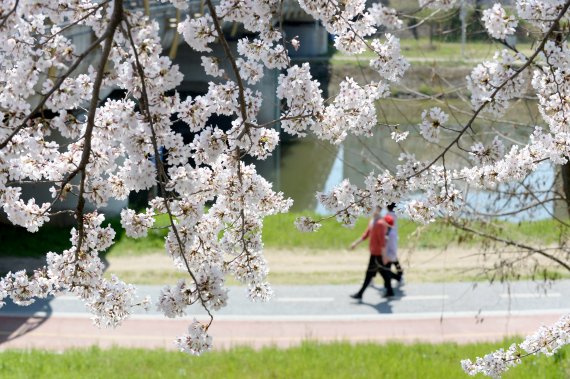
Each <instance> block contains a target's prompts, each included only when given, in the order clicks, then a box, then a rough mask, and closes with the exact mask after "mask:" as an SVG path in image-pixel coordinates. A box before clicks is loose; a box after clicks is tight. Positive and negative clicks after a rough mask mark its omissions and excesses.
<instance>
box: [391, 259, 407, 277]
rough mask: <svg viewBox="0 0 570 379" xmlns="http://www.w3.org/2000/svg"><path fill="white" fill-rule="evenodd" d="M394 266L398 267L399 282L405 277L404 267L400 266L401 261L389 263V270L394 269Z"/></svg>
mask: <svg viewBox="0 0 570 379" xmlns="http://www.w3.org/2000/svg"><path fill="white" fill-rule="evenodd" d="M392 265H394V266H395V267H396V280H399V279H398V278H401V277H402V275H404V270H403V269H402V266H401V265H400V261H393V262H388V268H389V269H392Z"/></svg>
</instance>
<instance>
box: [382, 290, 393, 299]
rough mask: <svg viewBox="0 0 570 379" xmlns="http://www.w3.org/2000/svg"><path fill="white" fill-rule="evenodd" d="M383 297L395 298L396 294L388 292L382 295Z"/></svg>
mask: <svg viewBox="0 0 570 379" xmlns="http://www.w3.org/2000/svg"><path fill="white" fill-rule="evenodd" d="M382 297H383V298H385V299H388V298H391V297H394V292H386V293H385V294H384V295H382Z"/></svg>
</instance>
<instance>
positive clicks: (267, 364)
mask: <svg viewBox="0 0 570 379" xmlns="http://www.w3.org/2000/svg"><path fill="white" fill-rule="evenodd" d="M508 345H509V342H507V341H504V342H502V343H498V344H497V343H479V344H472V345H456V344H438V345H429V344H413V345H403V344H398V343H389V344H386V345H377V344H359V345H350V344H348V343H334V344H318V343H313V342H307V343H304V344H303V345H301V346H299V347H295V348H290V349H286V350H279V349H277V348H265V349H262V350H260V351H255V350H252V349H250V348H243V347H240V348H234V349H232V350H230V351H227V352H211V353H208V354H205V355H203V356H201V357H193V356H188V355H186V354H183V353H178V352H167V351H164V350H139V349H120V348H114V349H111V350H100V349H98V348H91V349H89V350H69V351H66V352H65V353H52V352H45V351H28V352H23V351H4V352H1V353H0V377H2V378H10V379H17V378H58V379H65V378H105V379H112V378H121V379H127V378H133V379H134V378H137V379H139V378H188V377H192V378H204V379H206V378H239V379H242V378H248V379H252V378H288V379H289V378H295V379H297V378H326V379H333V378H394V379H397V378H402V379H403V378H406V379H413V378H421V379H429V378H434V379H435V378H437V379H439V378H446V379H449V378H468V377H469V376H468V375H466V374H465V373H463V371H462V370H461V366H460V360H461V359H464V358H471V359H473V358H475V356H477V355H483V354H485V353H489V352H491V351H493V350H495V349H497V348H499V347H505V346H508ZM567 355H568V349H563V350H562V351H561V352H560V353H558V354H557V355H556V356H554V357H550V358H549V357H544V356H543V357H537V358H535V357H532V358H527V359H525V361H524V363H523V364H522V365H520V366H518V367H516V368H514V369H512V370H511V371H510V372H508V373H507V375H505V376H504V377H505V378H518V379H522V378H533V379H534V378H549V379H555V378H568V376H569V375H570V360H569V359H568V356H567ZM479 377H482V376H479Z"/></svg>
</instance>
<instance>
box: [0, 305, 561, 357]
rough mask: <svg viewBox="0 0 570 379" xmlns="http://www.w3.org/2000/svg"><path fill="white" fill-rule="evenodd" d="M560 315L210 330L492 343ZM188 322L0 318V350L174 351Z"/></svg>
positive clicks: (255, 336) (239, 324)
mask: <svg viewBox="0 0 570 379" xmlns="http://www.w3.org/2000/svg"><path fill="white" fill-rule="evenodd" d="M558 318H559V315H552V314H548V315H531V316H508V317H506V316H490V317H485V318H484V319H483V320H482V321H481V320H480V319H476V318H474V317H449V318H444V319H443V320H440V319H436V318H418V319H410V318H407V319H395V318H389V319H387V318H379V319H364V320H363V319H354V320H351V319H345V320H318V319H317V320H315V319H310V318H307V319H306V320H302V319H295V320H291V319H279V318H276V319H269V318H266V319H244V320H237V319H232V320H229V319H220V320H215V321H214V323H213V324H212V327H211V328H210V333H211V335H212V336H213V337H214V345H215V348H216V349H226V348H230V347H232V346H236V345H249V346H252V347H254V348H260V347H263V346H270V345H273V346H279V347H288V346H293V345H298V344H299V343H301V342H302V341H305V340H316V341H322V342H329V341H350V342H365V341H372V342H378V343H382V342H386V341H402V342H415V341H425V342H432V343H438V342H444V341H455V342H458V343H469V342H475V341H495V340H500V339H502V338H504V337H505V336H513V335H526V334H529V333H531V332H533V331H534V330H536V328H537V327H538V326H540V325H542V324H551V323H553V322H555V321H556V320H557V319H558ZM189 323H190V321H189V320H168V319H161V318H152V319H151V318H135V319H131V320H128V321H126V322H125V323H124V324H123V325H122V326H121V327H119V328H117V329H98V328H96V327H95V326H93V324H92V322H91V320H89V319H87V318H80V317H78V318H74V317H58V316H52V317H49V318H25V317H3V316H0V350H3V349H12V348H18V349H20V348H25V349H27V348H41V349H51V350H57V351H61V350H64V349H67V348H72V347H87V346H93V345H97V346H100V347H102V348H105V347H111V346H122V347H142V348H166V349H173V348H174V346H173V342H172V341H173V340H174V338H175V337H176V336H177V335H180V334H182V333H184V332H185V331H186V328H187V326H188V325H189Z"/></svg>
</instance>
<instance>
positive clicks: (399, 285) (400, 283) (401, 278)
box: [398, 274, 405, 287]
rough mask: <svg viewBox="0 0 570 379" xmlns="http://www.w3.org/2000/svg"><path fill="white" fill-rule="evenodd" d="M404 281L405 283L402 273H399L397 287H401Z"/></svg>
mask: <svg viewBox="0 0 570 379" xmlns="http://www.w3.org/2000/svg"><path fill="white" fill-rule="evenodd" d="M404 283H405V281H404V274H401V275H400V277H399V278H398V287H402V286H403V285H404Z"/></svg>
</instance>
